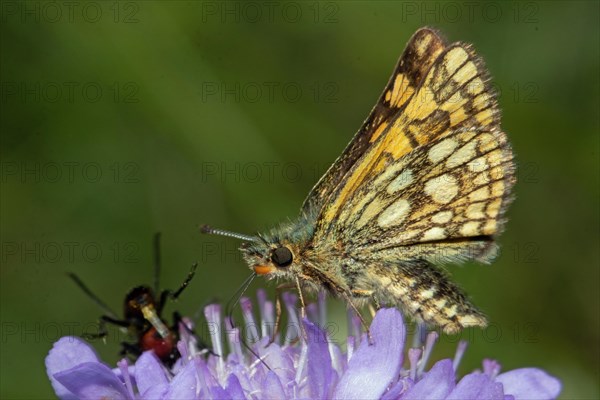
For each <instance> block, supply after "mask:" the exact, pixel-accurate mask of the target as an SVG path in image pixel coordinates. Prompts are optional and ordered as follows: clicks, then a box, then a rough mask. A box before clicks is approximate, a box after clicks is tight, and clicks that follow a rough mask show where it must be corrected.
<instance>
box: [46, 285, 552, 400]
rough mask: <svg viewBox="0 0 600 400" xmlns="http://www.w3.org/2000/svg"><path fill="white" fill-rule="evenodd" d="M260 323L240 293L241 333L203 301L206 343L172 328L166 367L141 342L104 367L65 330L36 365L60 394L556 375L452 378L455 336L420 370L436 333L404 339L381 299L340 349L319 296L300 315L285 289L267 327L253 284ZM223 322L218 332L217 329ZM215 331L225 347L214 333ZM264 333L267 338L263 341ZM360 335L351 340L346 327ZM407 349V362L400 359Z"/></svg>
mask: <svg viewBox="0 0 600 400" xmlns="http://www.w3.org/2000/svg"><path fill="white" fill-rule="evenodd" d="M258 299H259V313H260V324H257V323H256V320H255V319H254V316H253V312H252V303H251V302H250V300H248V299H243V300H242V302H241V304H242V310H243V316H244V322H245V324H244V327H245V330H246V332H245V333H246V335H245V336H246V337H248V338H249V341H250V342H251V343H252V344H251V345H246V346H248V347H247V348H244V346H243V345H242V343H244V342H242V341H241V340H240V336H241V334H240V328H238V327H234V326H233V324H232V323H231V322H230V321H225V324H223V319H222V314H221V309H220V306H218V305H209V306H208V307H206V309H205V316H206V319H207V322H208V327H209V331H210V334H211V341H212V345H213V353H214V354H208V355H201V354H197V353H195V351H194V349H195V346H194V340H195V339H194V337H193V335H182V340H181V341H180V342H179V344H178V349H179V352H180V353H181V355H182V357H181V359H180V360H178V361H177V363H176V364H175V365H174V366H173V368H172V369H170V370H169V369H167V368H166V367H165V366H164V365H163V364H162V363H161V362H160V361H159V360H158V358H157V357H156V356H155V355H154V354H153V353H152V352H151V351H149V352H145V353H144V354H142V356H140V358H139V359H138V360H137V361H136V362H135V365H128V363H127V361H126V360H122V361H120V362H119V363H118V368H116V369H111V368H109V367H108V366H107V365H105V364H103V363H102V362H100V360H99V359H98V357H97V356H96V353H95V352H94V351H93V350H92V349H91V347H90V346H88V345H87V344H86V343H85V342H83V341H81V340H80V339H77V338H73V337H65V338H62V339H60V340H59V341H57V342H56V343H55V344H54V347H53V349H52V350H51V351H50V353H49V354H48V356H47V357H46V368H47V370H48V375H49V377H50V380H51V383H52V385H53V387H54V390H55V392H56V394H57V395H58V396H59V397H60V398H61V399H76V398H84V399H102V398H112V399H174V398H177V399H309V398H310V399H325V398H335V399H356V398H361V399H385V400H392V399H402V400H407V399H499V400H505V399H511V398H512V399H553V398H556V397H557V396H558V394H559V393H560V389H561V386H560V382H559V381H558V380H557V379H556V378H554V377H552V376H550V375H548V374H547V373H546V372H544V371H542V370H540V369H536V368H522V369H517V370H513V371H509V372H505V373H502V374H500V373H499V371H500V365H499V364H498V363H497V362H495V361H492V360H484V362H483V369H482V371H476V372H473V373H470V374H467V375H465V376H464V377H462V378H461V379H459V380H457V377H456V369H457V366H458V364H459V363H460V359H461V357H462V354H463V353H464V351H465V348H466V345H465V343H464V342H461V343H460V344H459V346H458V349H457V353H456V355H455V357H454V359H444V360H440V361H437V362H435V363H434V364H433V366H432V367H431V368H430V369H429V370H428V371H425V367H426V365H427V363H428V359H429V357H430V354H431V349H432V348H433V346H434V344H435V342H436V340H437V334H436V333H435V332H432V333H430V334H429V335H428V337H427V340H426V343H425V346H424V348H412V349H408V351H407V352H406V357H405V341H406V327H405V324H404V322H403V320H402V315H401V314H400V312H399V311H398V310H396V309H381V310H379V311H378V312H377V314H376V315H375V317H374V319H373V322H372V323H371V326H370V333H371V340H369V339H368V338H367V335H365V334H361V333H360V324H359V323H357V322H356V319H353V322H352V329H351V331H352V332H354V334H353V335H351V336H348V338H347V343H346V345H347V346H346V347H347V351H346V353H345V354H344V353H343V352H342V350H341V349H340V347H339V346H338V345H337V344H335V343H334V342H333V341H332V340H330V338H329V337H328V335H327V334H326V332H325V331H324V330H323V329H322V328H321V327H320V326H319V323H320V325H321V326H323V321H325V315H324V309H325V307H324V303H323V302H324V299H323V298H322V297H321V298H320V302H319V304H318V305H315V304H313V305H309V306H308V307H307V314H308V315H309V317H310V318H308V319H307V318H304V319H301V318H300V316H299V315H298V313H297V311H296V296H294V295H292V294H286V295H285V296H284V302H285V306H286V309H287V311H288V321H289V323H288V326H287V330H286V332H285V333H286V335H285V336H284V337H283V338H281V337H278V335H273V326H274V321H275V316H274V306H273V303H272V302H270V301H267V299H266V295H265V293H264V292H262V291H260V292H259V295H258ZM223 328H225V332H223ZM223 333H225V335H224V336H225V337H226V341H227V343H228V348H229V353H228V354H227V352H226V351H225V348H224V343H223V339H222V338H223ZM272 336H273V338H274V341H272V339H273V338H272ZM358 336H360V343H357V342H356V341H355V337H358ZM405 358H406V359H407V362H406V364H407V368H403V364H404V361H405Z"/></svg>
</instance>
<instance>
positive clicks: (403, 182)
mask: <svg viewBox="0 0 600 400" xmlns="http://www.w3.org/2000/svg"><path fill="white" fill-rule="evenodd" d="M412 182H413V174H412V171H411V170H410V169H405V170H404V171H402V172H401V173H400V175H398V176H397V177H396V178H395V179H394V180H393V181H392V182H391V183H390V184H389V185H388V187H387V192H388V193H389V194H394V193H396V192H397V191H399V190H402V189H404V188H405V187H407V186H408V185H410V184H411V183H412Z"/></svg>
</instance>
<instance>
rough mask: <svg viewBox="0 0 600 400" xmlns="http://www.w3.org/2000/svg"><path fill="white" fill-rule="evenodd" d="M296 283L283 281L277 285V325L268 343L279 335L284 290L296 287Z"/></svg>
mask: <svg viewBox="0 0 600 400" xmlns="http://www.w3.org/2000/svg"><path fill="white" fill-rule="evenodd" d="M295 288H296V285H294V284H292V283H282V284H281V285H277V287H276V288H275V326H274V328H273V334H272V335H271V340H269V343H268V344H267V346H268V345H270V344H271V343H273V342H275V337H276V336H277V333H278V332H279V325H280V324H281V293H282V292H283V291H284V290H288V289H295Z"/></svg>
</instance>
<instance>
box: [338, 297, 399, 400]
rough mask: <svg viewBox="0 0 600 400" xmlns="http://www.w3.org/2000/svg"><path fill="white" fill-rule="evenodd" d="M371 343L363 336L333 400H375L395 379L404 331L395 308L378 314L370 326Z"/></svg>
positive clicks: (383, 310) (380, 311)
mask: <svg viewBox="0 0 600 400" xmlns="http://www.w3.org/2000/svg"><path fill="white" fill-rule="evenodd" d="M370 330H371V335H372V338H373V343H372V344H369V343H368V339H367V337H366V335H365V336H364V337H363V340H362V342H361V344H360V347H359V348H358V349H357V350H356V351H355V352H354V354H353V355H352V358H351V359H350V361H349V362H348V369H347V370H346V372H345V373H344V375H342V377H341V379H340V382H339V384H338V385H337V387H336V390H335V393H334V395H333V397H334V398H336V399H378V398H380V397H381V395H382V394H383V393H384V392H385V390H386V389H387V387H388V386H389V385H390V384H391V383H392V382H393V381H394V380H395V379H396V378H397V377H398V374H399V372H400V367H401V366H402V350H403V347H404V340H405V339H406V329H405V326H404V322H403V321H402V315H401V314H400V312H399V311H398V310H396V309H395V308H384V309H381V310H379V311H378V312H377V314H376V315H375V318H374V319H373V322H372V323H371V328H370Z"/></svg>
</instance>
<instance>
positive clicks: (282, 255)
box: [271, 246, 294, 267]
mask: <svg viewBox="0 0 600 400" xmlns="http://www.w3.org/2000/svg"><path fill="white" fill-rule="evenodd" d="M293 259H294V257H293V256H292V252H291V251H290V249H288V248H287V247H284V246H282V247H278V248H276V249H275V250H273V253H272V254H271V260H272V261H273V263H275V265H277V266H278V267H287V266H288V265H290V264H291V263H292V260H293Z"/></svg>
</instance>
